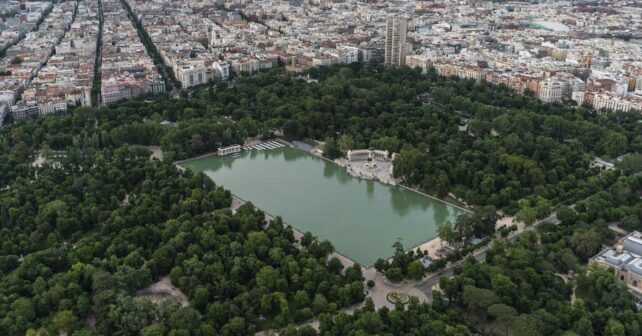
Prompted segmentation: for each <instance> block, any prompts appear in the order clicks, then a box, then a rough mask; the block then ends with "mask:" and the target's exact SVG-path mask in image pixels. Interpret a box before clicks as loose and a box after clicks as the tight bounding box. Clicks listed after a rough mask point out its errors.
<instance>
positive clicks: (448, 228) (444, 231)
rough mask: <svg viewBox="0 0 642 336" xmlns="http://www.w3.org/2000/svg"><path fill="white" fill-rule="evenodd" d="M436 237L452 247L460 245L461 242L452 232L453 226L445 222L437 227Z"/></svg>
mask: <svg viewBox="0 0 642 336" xmlns="http://www.w3.org/2000/svg"><path fill="white" fill-rule="evenodd" d="M437 235H438V236H439V239H441V240H443V241H445V242H447V243H448V244H450V245H452V246H455V247H457V246H459V244H461V241H459V239H458V235H457V234H456V233H455V231H454V230H453V226H452V224H451V223H450V222H449V221H446V222H445V223H442V224H440V225H439V226H438V227H437Z"/></svg>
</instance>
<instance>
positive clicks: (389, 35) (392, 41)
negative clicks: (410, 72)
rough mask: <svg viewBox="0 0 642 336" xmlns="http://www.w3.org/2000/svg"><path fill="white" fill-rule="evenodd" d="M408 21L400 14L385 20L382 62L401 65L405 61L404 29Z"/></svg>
mask: <svg viewBox="0 0 642 336" xmlns="http://www.w3.org/2000/svg"><path fill="white" fill-rule="evenodd" d="M407 29H408V21H407V20H406V19H405V18H403V17H400V16H391V17H389V18H388V19H387V20H386V51H385V61H384V64H385V65H387V66H395V67H398V66H402V65H404V64H405V63H406V31H407Z"/></svg>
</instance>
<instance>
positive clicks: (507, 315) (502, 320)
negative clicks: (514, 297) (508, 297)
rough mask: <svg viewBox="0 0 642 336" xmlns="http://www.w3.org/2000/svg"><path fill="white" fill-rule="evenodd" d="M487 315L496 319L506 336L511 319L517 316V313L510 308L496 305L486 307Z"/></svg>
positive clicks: (501, 304)
mask: <svg viewBox="0 0 642 336" xmlns="http://www.w3.org/2000/svg"><path fill="white" fill-rule="evenodd" d="M488 315H490V316H491V317H493V318H495V319H497V322H499V325H501V326H502V327H503V329H504V333H505V334H506V335H508V331H509V330H510V325H511V323H512V321H513V318H515V316H517V311H516V310H515V308H513V307H511V306H508V305H505V304H503V303H496V304H493V305H490V306H489V307H488Z"/></svg>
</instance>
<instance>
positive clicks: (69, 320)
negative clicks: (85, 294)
mask: <svg viewBox="0 0 642 336" xmlns="http://www.w3.org/2000/svg"><path fill="white" fill-rule="evenodd" d="M77 321H78V318H76V315H75V314H74V312H72V311H71V310H63V311H61V312H58V314H56V315H55V316H54V318H53V321H52V323H53V326H54V328H55V329H56V331H58V332H59V333H69V332H70V331H71V330H72V329H73V328H74V326H75V325H76V322H77Z"/></svg>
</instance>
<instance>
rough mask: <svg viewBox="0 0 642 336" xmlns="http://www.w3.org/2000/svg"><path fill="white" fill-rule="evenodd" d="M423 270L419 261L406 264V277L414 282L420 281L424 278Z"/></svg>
mask: <svg viewBox="0 0 642 336" xmlns="http://www.w3.org/2000/svg"><path fill="white" fill-rule="evenodd" d="M424 272H425V268H424V265H422V264H421V263H420V262H419V261H416V260H415V261H413V262H411V263H410V264H408V277H410V278H411V279H414V280H421V279H422V278H423V277H424Z"/></svg>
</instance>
